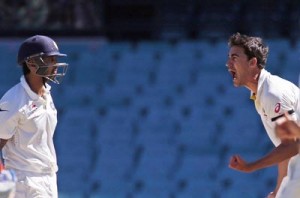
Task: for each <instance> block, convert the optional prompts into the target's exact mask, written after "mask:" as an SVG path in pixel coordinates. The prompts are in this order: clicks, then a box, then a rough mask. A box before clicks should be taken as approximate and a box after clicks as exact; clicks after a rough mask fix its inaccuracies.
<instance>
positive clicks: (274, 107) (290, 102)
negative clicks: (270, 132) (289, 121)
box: [264, 91, 297, 120]
mask: <svg viewBox="0 0 300 198" xmlns="http://www.w3.org/2000/svg"><path fill="white" fill-rule="evenodd" d="M295 101H296V100H295V97H294V95H293V94H290V93H289V92H288V91H286V92H277V93H269V96H268V101H265V104H264V108H265V109H264V110H265V113H266V115H267V116H268V119H270V120H272V119H274V118H277V117H278V116H280V115H282V114H284V113H285V112H288V111H296V110H297V109H295V106H296V104H295ZM292 116H293V117H294V119H296V116H295V114H294V115H292Z"/></svg>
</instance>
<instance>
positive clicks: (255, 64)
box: [250, 57, 258, 66]
mask: <svg viewBox="0 0 300 198" xmlns="http://www.w3.org/2000/svg"><path fill="white" fill-rule="evenodd" d="M250 65H251V66H258V65H257V58H256V57H253V58H251V59H250Z"/></svg>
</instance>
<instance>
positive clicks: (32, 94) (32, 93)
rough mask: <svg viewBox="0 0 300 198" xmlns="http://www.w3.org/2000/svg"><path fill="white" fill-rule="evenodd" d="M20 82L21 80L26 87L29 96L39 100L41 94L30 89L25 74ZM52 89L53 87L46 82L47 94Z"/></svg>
mask: <svg viewBox="0 0 300 198" xmlns="http://www.w3.org/2000/svg"><path fill="white" fill-rule="evenodd" d="M20 82H21V85H22V87H23V88H24V89H25V91H26V92H27V94H28V95H29V97H30V98H31V99H33V100H38V99H39V95H38V94H36V93H35V92H33V91H32V90H31V89H30V87H29V85H28V83H27V81H26V80H25V76H24V75H22V76H21V78H20ZM50 89H51V86H50V85H49V84H47V83H46V85H45V94H49V92H50Z"/></svg>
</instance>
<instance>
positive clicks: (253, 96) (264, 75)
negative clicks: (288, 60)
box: [250, 69, 269, 100]
mask: <svg viewBox="0 0 300 198" xmlns="http://www.w3.org/2000/svg"><path fill="white" fill-rule="evenodd" d="M268 75H269V72H268V71H267V70H265V69H262V70H261V72H260V74H259V79H258V85H257V93H256V94H255V93H253V92H252V91H251V93H250V99H251V100H256V99H257V98H259V96H260V94H261V92H262V84H263V83H264V81H265V79H266V78H267V76H268Z"/></svg>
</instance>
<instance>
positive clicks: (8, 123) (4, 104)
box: [0, 99, 18, 139]
mask: <svg viewBox="0 0 300 198" xmlns="http://www.w3.org/2000/svg"><path fill="white" fill-rule="evenodd" d="M17 125H18V111H17V110H16V108H14V107H13V105H12V103H11V101H9V100H5V99H1V100H0V138H1V139H10V138H11V137H12V136H13V135H14V133H15V131H16V128H17Z"/></svg>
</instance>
